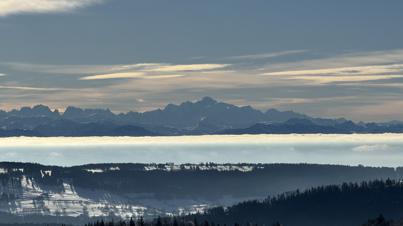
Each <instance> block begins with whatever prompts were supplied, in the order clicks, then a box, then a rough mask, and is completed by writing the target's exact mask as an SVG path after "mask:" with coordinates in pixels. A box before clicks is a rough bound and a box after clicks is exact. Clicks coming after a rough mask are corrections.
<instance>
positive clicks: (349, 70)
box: [264, 64, 403, 76]
mask: <svg viewBox="0 0 403 226" xmlns="http://www.w3.org/2000/svg"><path fill="white" fill-rule="evenodd" d="M398 72H403V64H391V65H372V66H356V67H339V68H321V69H311V70H291V71H278V72H269V73H265V74H264V75H274V76H300V75H304V76H305V75H334V76H335V75H345V76H347V75H349V76H355V75H380V74H386V73H398Z"/></svg>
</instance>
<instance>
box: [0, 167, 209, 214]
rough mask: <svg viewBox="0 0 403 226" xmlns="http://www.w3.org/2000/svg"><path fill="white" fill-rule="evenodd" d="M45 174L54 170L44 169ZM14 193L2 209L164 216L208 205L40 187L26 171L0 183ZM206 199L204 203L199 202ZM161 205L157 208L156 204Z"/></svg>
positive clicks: (64, 185)
mask: <svg viewBox="0 0 403 226" xmlns="http://www.w3.org/2000/svg"><path fill="white" fill-rule="evenodd" d="M41 173H42V175H43V176H45V175H48V176H49V175H51V172H49V171H46V170H42V171H41ZM3 193H4V194H12V195H13V196H14V197H15V199H13V200H9V201H4V200H3V201H1V200H0V212H6V213H11V214H15V215H19V216H27V215H48V216H71V217H77V216H80V215H88V216H90V217H98V216H109V215H110V214H111V213H113V214H114V215H116V216H121V217H122V218H130V217H139V216H146V217H147V216H152V217H155V216H158V215H160V216H164V215H170V214H186V213H196V212H203V211H205V210H206V209H207V208H208V207H209V205H208V204H204V203H205V202H204V201H200V200H199V201H195V200H160V199H157V198H154V196H153V195H152V194H150V195H148V196H143V197H141V195H140V196H138V195H135V194H134V195H133V196H132V197H131V196H125V197H123V196H118V195H114V194H111V193H108V192H105V191H100V190H95V191H94V190H86V189H82V188H80V189H78V190H77V189H76V188H75V187H74V186H72V185H71V184H70V183H66V182H64V183H62V184H61V186H53V187H40V186H39V185H38V183H36V181H35V180H34V179H32V178H28V177H26V176H25V175H23V176H22V177H21V178H20V181H19V183H15V181H13V182H9V183H5V184H1V183H0V194H3ZM200 203H203V204H200ZM156 207H158V209H157V208H156Z"/></svg>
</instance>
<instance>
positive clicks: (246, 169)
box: [144, 163, 262, 172]
mask: <svg viewBox="0 0 403 226" xmlns="http://www.w3.org/2000/svg"><path fill="white" fill-rule="evenodd" d="M181 169H184V170H204V171H207V170H216V171H240V172H251V171H253V170H254V169H255V166H252V165H250V166H249V165H244V166H235V165H227V164H222V165H220V164H217V165H203V164H185V165H177V164H173V163H170V164H165V165H162V167H161V165H157V164H155V165H148V166H145V167H144V170H145V171H153V170H161V171H178V170H181ZM258 169H262V167H258Z"/></svg>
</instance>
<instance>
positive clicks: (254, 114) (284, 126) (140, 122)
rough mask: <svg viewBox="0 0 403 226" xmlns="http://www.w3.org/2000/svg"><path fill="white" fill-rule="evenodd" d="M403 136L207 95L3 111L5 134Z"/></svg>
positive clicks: (0, 127)
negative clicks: (118, 109)
mask: <svg viewBox="0 0 403 226" xmlns="http://www.w3.org/2000/svg"><path fill="white" fill-rule="evenodd" d="M385 132H392V133H400V132H403V123H401V122H398V121H393V122H389V123H354V122H352V121H349V120H346V119H322V118H313V117H310V116H307V115H304V114H300V113H296V112H293V111H278V110H276V109H269V110H267V111H266V112H262V111H260V110H256V109H254V108H252V107H251V106H241V107H239V106H235V105H232V104H227V103H224V102H218V101H216V100H214V99H212V98H211V97H204V98H202V99H201V100H199V101H195V102H190V101H187V102H184V103H181V104H179V105H175V104H168V105H167V106H166V107H165V108H163V109H157V110H152V111H147V112H133V111H130V112H127V113H119V114H115V113H113V112H112V111H111V110H109V109H81V108H78V107H73V106H69V107H67V108H66V110H65V111H64V112H63V113H60V112H59V111H57V110H54V111H52V110H51V109H50V108H49V107H48V106H45V105H36V106H34V107H22V108H21V109H19V110H11V111H8V112H6V111H1V110H0V136H155V135H199V134H260V133H263V134H267V133H269V134H270V133H273V134H279V133H280V134H282V133H284V134H287V133H385Z"/></svg>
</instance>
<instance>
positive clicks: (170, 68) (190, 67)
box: [149, 64, 229, 72]
mask: <svg viewBox="0 0 403 226" xmlns="http://www.w3.org/2000/svg"><path fill="white" fill-rule="evenodd" d="M228 66H229V65H228V64H179V65H166V66H159V67H155V68H152V69H150V70H149V71H154V72H177V71H179V72H180V71H205V70H215V69H222V68H226V67H228Z"/></svg>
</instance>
